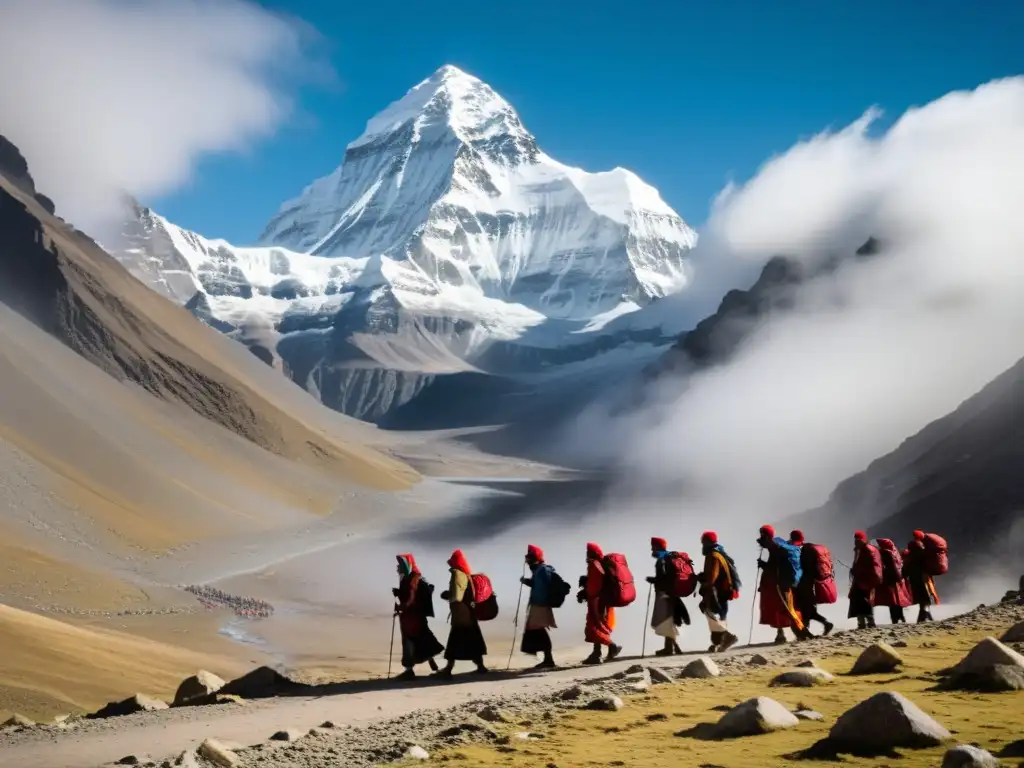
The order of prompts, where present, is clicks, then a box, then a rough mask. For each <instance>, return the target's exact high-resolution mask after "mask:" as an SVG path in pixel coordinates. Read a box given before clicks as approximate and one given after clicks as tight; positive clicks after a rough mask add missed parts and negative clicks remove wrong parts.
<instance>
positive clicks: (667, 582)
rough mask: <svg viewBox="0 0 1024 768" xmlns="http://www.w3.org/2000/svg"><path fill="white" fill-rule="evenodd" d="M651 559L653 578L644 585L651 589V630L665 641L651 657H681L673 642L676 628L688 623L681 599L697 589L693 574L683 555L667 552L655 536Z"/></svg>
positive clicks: (666, 545) (676, 637)
mask: <svg viewBox="0 0 1024 768" xmlns="http://www.w3.org/2000/svg"><path fill="white" fill-rule="evenodd" d="M651 557H653V558H654V575H653V576H648V577H647V583H648V584H650V585H652V586H653V587H654V610H653V611H652V612H651V629H653V630H654V634H656V635H658V637H663V638H664V639H665V647H664V648H662V649H661V650H660V651H655V652H654V655H655V656H672V655H673V654H677V653H678V654H681V653H682V652H683V649H682V648H680V647H679V643H678V642H677V639H678V637H679V627H680V626H681V625H683V624H689V623H690V615H689V613H688V612H687V610H686V606H685V605H684V604H683V601H682V599H681V598H683V597H689V596H690V595H692V594H693V592H694V590H695V589H696V588H697V574H696V573H694V570H693V562H692V561H691V560H690V558H689V557H688V556H687V555H686V554H685V553H682V552H669V551H668V542H666V541H665V539H662V538H659V537H657V536H655V537H653V538H652V539H651Z"/></svg>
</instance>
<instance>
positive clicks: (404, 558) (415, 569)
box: [396, 552, 420, 573]
mask: <svg viewBox="0 0 1024 768" xmlns="http://www.w3.org/2000/svg"><path fill="white" fill-rule="evenodd" d="M396 557H397V558H398V562H400V563H401V562H404V563H405V564H406V565H408V566H409V572H410V573H419V572H420V569H419V566H417V565H416V558H415V557H413V556H412V554H411V553H409V552H406V553H405V554H402V555H396Z"/></svg>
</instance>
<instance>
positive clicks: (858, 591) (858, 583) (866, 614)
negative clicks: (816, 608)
mask: <svg viewBox="0 0 1024 768" xmlns="http://www.w3.org/2000/svg"><path fill="white" fill-rule="evenodd" d="M881 583H882V555H881V553H880V552H879V551H878V547H875V546H873V545H872V544H871V543H870V542H868V535H867V534H866V533H864V531H857V532H856V533H854V534H853V565H852V566H851V568H850V611H849V613H848V614H847V616H848V618H851V619H856V620H857V629H866V628H868V629H873V628H874V627H875V590H876V589H878V587H879V586H880V585H881Z"/></svg>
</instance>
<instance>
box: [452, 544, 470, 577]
mask: <svg viewBox="0 0 1024 768" xmlns="http://www.w3.org/2000/svg"><path fill="white" fill-rule="evenodd" d="M448 567H449V568H454V569H455V570H456V571H462V572H463V573H464V574H466V575H467V576H469V575H470V574H471V573H472V571H471V570H470V568H469V561H467V560H466V556H465V555H464V554H462V550H461V549H456V550H455V551H454V552H452V556H451V557H450V558H448Z"/></svg>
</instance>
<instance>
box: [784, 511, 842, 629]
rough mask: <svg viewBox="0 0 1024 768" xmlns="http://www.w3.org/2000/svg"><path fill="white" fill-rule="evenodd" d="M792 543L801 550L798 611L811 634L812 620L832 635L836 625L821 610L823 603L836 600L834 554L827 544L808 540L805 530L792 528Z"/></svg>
mask: <svg viewBox="0 0 1024 768" xmlns="http://www.w3.org/2000/svg"><path fill="white" fill-rule="evenodd" d="M789 543H790V544H792V545H793V546H794V547H799V549H800V569H801V574H800V583H798V584H797V585H796V591H795V594H794V597H795V599H796V607H797V610H798V611H800V615H801V616H802V617H803V620H804V624H805V625H806V626H807V627H808V630H807V631H808V633H810V624H811V622H812V621H817V622H819V623H820V624H821V625H822V626H824V627H825V629H824V631H823V632H822V635H828V634H830V633H831V632H832V630H833V629H835V625H834V624H833V623H832V622H831V621H829V620H828V619H826V618H825V617H824V616H822V615H821V614H820V613H818V605H819V601H820V602H825V601H829V602H832V603H834V602H835V601H836V597H837V594H836V581H835V577H834V575H833V573H832V555H831V554H830V553H829V551H828V548H827V547H825V546H824V545H823V544H811V543H810V542H807V541H805V540H804V532H803V531H801V530H794V531H791V532H790V534H789ZM829 598H831V599H829Z"/></svg>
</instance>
